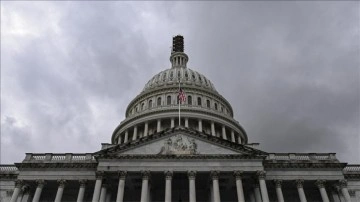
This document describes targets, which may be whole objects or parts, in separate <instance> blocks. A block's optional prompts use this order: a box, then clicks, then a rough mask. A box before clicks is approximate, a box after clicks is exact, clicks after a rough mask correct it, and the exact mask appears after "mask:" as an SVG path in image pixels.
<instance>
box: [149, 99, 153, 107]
mask: <svg viewBox="0 0 360 202" xmlns="http://www.w3.org/2000/svg"><path fill="white" fill-rule="evenodd" d="M151 107H152V100H149V108H151Z"/></svg>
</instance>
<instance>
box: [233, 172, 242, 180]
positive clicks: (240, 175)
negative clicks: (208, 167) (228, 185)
mask: <svg viewBox="0 0 360 202" xmlns="http://www.w3.org/2000/svg"><path fill="white" fill-rule="evenodd" d="M233 175H234V177H235V179H236V180H241V177H242V175H243V171H242V170H235V171H234V173H233Z"/></svg>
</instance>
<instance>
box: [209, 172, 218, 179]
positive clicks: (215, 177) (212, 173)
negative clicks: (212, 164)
mask: <svg viewBox="0 0 360 202" xmlns="http://www.w3.org/2000/svg"><path fill="white" fill-rule="evenodd" d="M219 174H220V171H218V170H212V171H210V176H211V179H212V180H218V179H219Z"/></svg>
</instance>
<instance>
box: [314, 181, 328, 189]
mask: <svg viewBox="0 0 360 202" xmlns="http://www.w3.org/2000/svg"><path fill="white" fill-rule="evenodd" d="M325 183H326V181H325V180H316V182H315V185H316V186H317V187H318V188H319V189H320V188H324V187H325Z"/></svg>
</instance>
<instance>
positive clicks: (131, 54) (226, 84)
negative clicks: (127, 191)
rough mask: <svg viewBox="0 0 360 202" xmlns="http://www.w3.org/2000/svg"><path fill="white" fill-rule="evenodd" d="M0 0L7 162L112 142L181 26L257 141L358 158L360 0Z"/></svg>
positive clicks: (269, 147) (195, 62)
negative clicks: (35, 0)
mask: <svg viewBox="0 0 360 202" xmlns="http://www.w3.org/2000/svg"><path fill="white" fill-rule="evenodd" d="M1 5H2V6H1V7H2V10H1V15H2V16H1V21H2V22H1V24H2V30H3V31H4V32H3V33H2V38H1V40H2V43H1V58H2V60H1V67H2V74H1V87H2V89H1V90H2V91H1V163H12V162H14V161H16V162H18V161H21V160H22V159H23V157H24V153H25V152H93V151H96V150H98V149H99V148H100V143H101V142H109V141H110V136H111V133H112V131H113V129H114V128H115V127H116V125H117V124H118V123H119V122H120V121H121V120H123V119H124V112H125V109H126V106H127V104H128V103H129V102H130V101H131V99H132V98H133V97H135V96H136V95H137V94H138V93H139V92H140V91H141V89H142V88H143V86H144V85H145V83H146V82H147V80H149V79H150V78H151V77H152V76H153V75H154V74H156V73H157V72H159V71H161V70H163V69H165V68H169V66H170V63H169V61H168V57H169V55H170V49H169V47H170V46H171V37H172V36H173V35H176V34H183V35H184V37H185V50H186V53H187V54H188V55H189V57H190V61H189V67H190V68H192V69H194V70H196V71H198V72H201V73H203V74H204V75H205V76H207V77H208V78H209V79H210V80H212V82H213V83H214V84H215V86H216V88H217V90H218V91H219V92H220V93H221V94H222V95H223V96H224V97H225V98H227V99H228V100H229V101H230V103H231V104H232V106H233V109H234V113H235V118H236V119H237V120H238V121H239V122H240V123H241V124H242V125H243V126H244V128H245V130H246V131H247V132H248V136H249V140H250V141H251V142H259V143H261V145H260V146H261V149H264V150H266V151H269V152H271V151H274V152H336V153H338V157H339V158H340V159H341V160H342V161H345V162H352V163H355V162H357V163H358V162H359V161H360V157H359V156H360V155H359V153H360V151H359V146H360V139H359V117H360V115H359V112H360V108H359V106H360V105H359V101H360V100H359V99H360V79H359V75H360V72H359V63H360V62H359V59H358V58H359V44H360V43H359V31H358V30H359V17H360V16H359V10H358V9H359V3H358V2H134V3H133V2H131V3H130V2H86V3H85V2H38V3H37V4H35V5H34V4H33V3H25V2H1Z"/></svg>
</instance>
